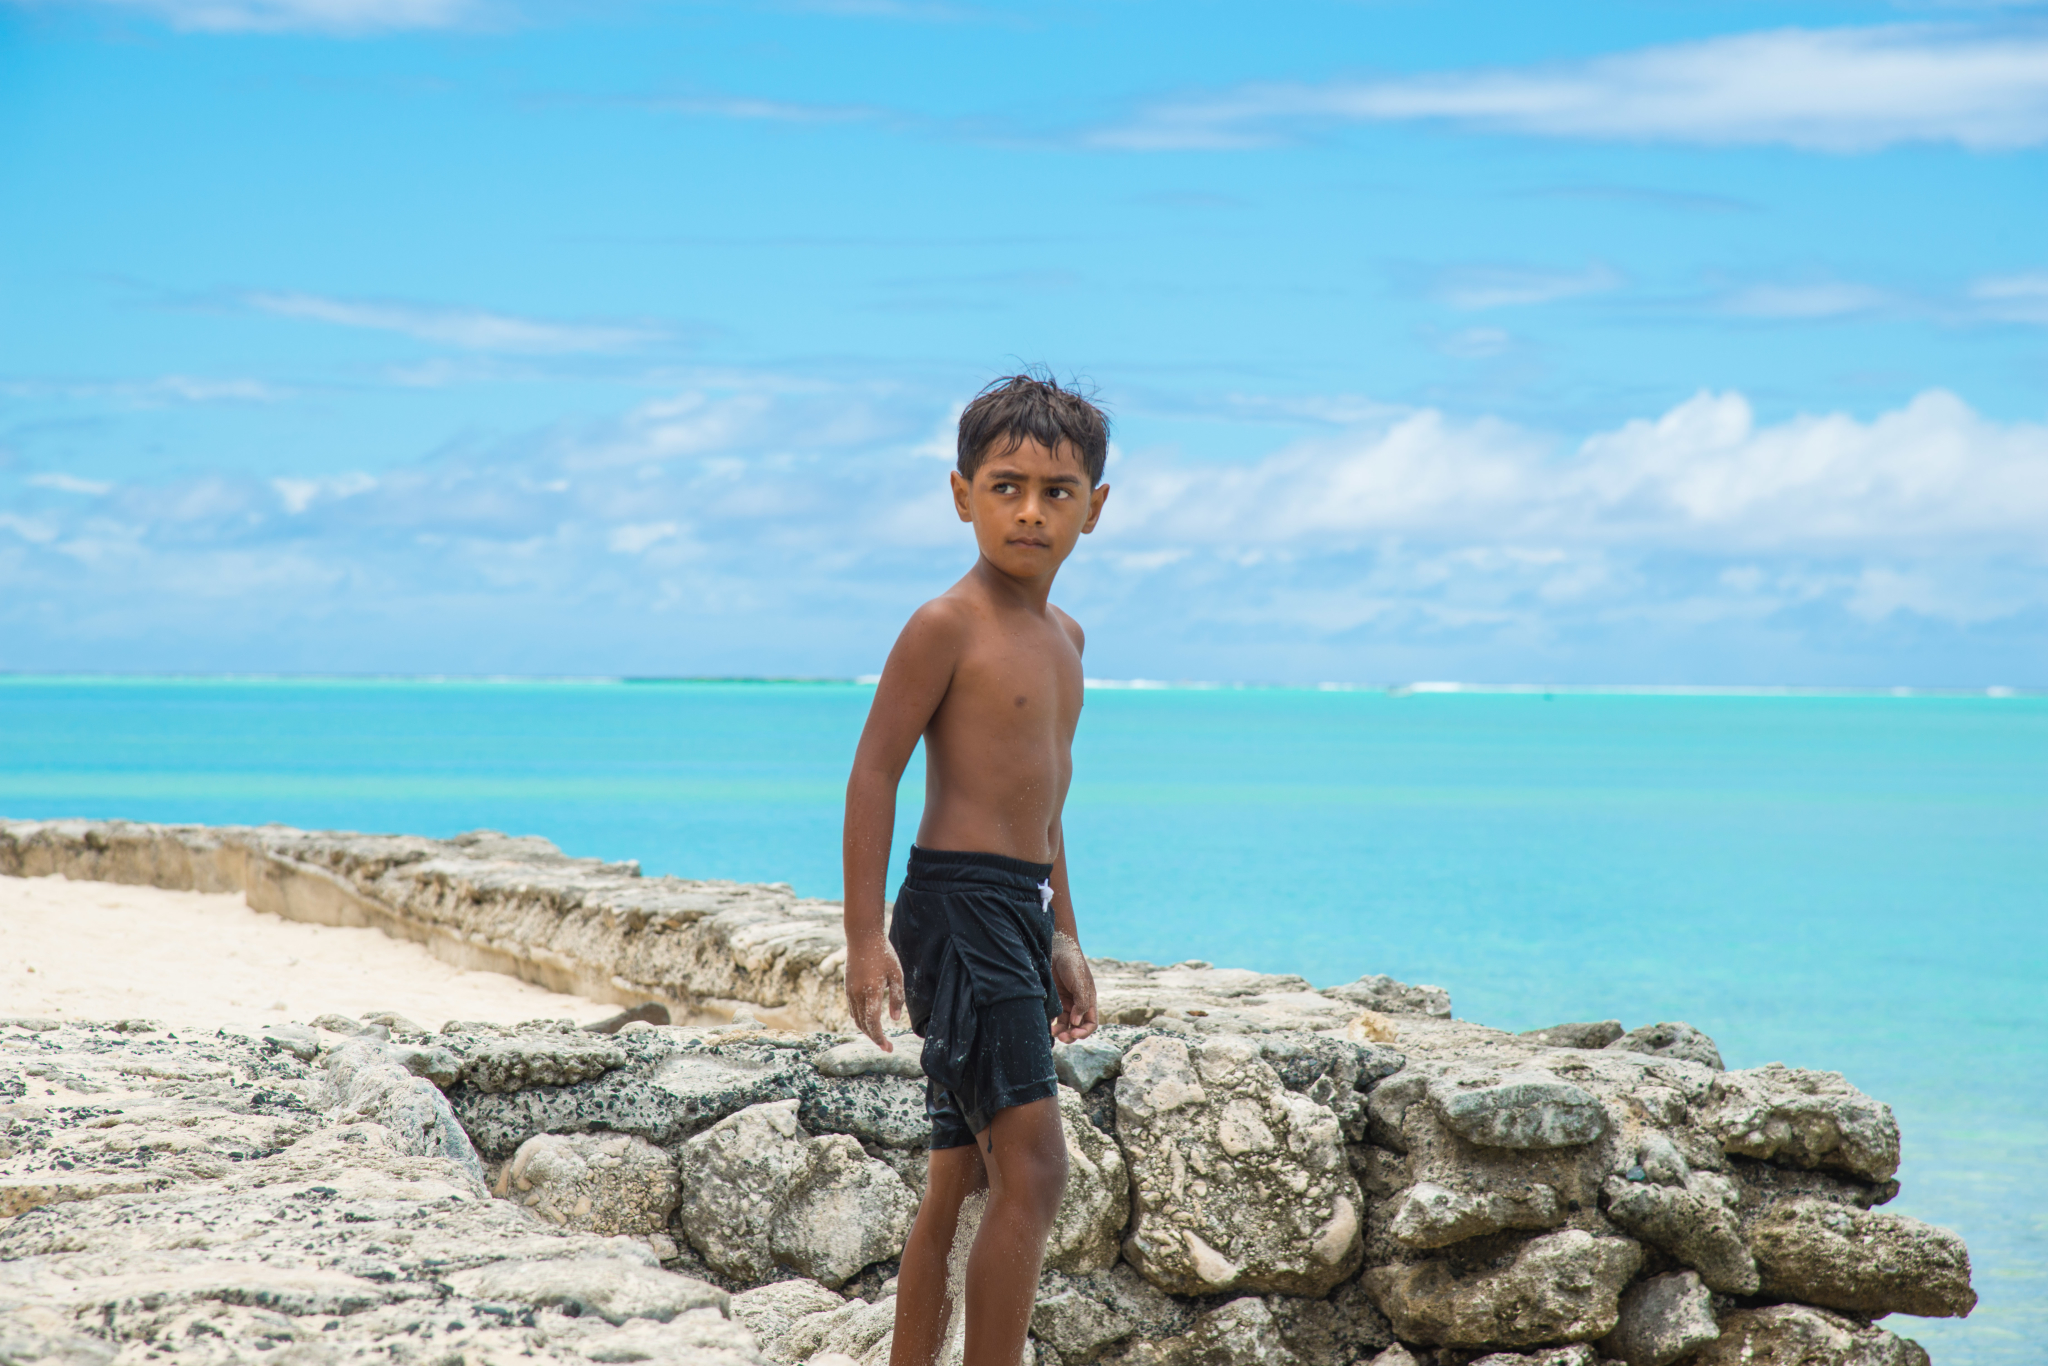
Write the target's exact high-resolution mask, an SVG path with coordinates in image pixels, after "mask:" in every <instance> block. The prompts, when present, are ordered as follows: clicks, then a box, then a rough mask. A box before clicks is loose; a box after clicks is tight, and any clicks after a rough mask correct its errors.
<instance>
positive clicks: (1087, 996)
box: [1052, 824, 1096, 1043]
mask: <svg viewBox="0 0 2048 1366" xmlns="http://www.w3.org/2000/svg"><path fill="white" fill-rule="evenodd" d="M1052 834H1053V841H1054V843H1053V851H1054V852H1053V858H1052V980H1053V985H1054V986H1056V987H1058V988H1059V993H1060V1015H1059V1018H1058V1019H1056V1020H1054V1021H1053V1022H1052V1032H1053V1037H1054V1038H1056V1039H1058V1040H1059V1041H1060V1042H1061V1043H1072V1042H1074V1041H1075V1040H1076V1039H1085V1038H1087V1037H1088V1036H1089V1035H1090V1034H1093V1033H1094V1032H1095V1025H1096V1014H1095V974H1094V973H1093V972H1091V971H1090V970H1089V968H1088V955H1086V954H1084V953H1082V952H1081V933H1080V930H1079V929H1078V927H1077V926H1076V923H1075V920H1074V898H1073V895H1072V894H1071V893H1070V892H1069V891H1068V890H1067V841H1066V837H1065V833H1064V832H1063V831H1062V830H1061V829H1060V827H1059V826H1058V825H1057V824H1055V825H1054V826H1053V831H1052Z"/></svg>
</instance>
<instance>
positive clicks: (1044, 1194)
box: [1003, 1124, 1067, 1222]
mask: <svg viewBox="0 0 2048 1366" xmlns="http://www.w3.org/2000/svg"><path fill="white" fill-rule="evenodd" d="M1034 1137H1035V1139H1036V1141H1034V1142H1030V1143H1018V1144H1014V1145H1013V1146H1012V1150H1011V1151H1010V1152H1009V1153H1006V1154H1004V1155H1003V1177H1004V1181H1005V1184H1006V1185H1009V1186H1011V1187H1012V1188H1013V1189H1014V1190H1015V1191H1016V1193H1017V1195H1018V1196H1020V1197H1022V1198H1023V1199H1024V1200H1025V1201H1027V1202H1028V1203H1029V1204H1030V1205H1032V1206H1033V1207H1034V1208H1035V1209H1036V1210H1037V1211H1038V1213H1039V1214H1040V1215H1041V1216H1042V1217H1043V1218H1044V1219H1045V1220H1046V1221H1047V1222H1050V1221H1051V1220H1052V1218H1053V1216H1054V1215H1056V1214H1058V1213H1059V1208H1060V1200H1061V1199H1062V1198H1063V1197H1064V1196H1065V1195H1066V1193H1067V1140H1066V1135H1065V1134H1064V1133H1062V1132H1061V1131H1060V1129H1059V1126H1058V1125H1057V1124H1054V1125H1053V1126H1052V1131H1051V1133H1050V1135H1036V1136H1034Z"/></svg>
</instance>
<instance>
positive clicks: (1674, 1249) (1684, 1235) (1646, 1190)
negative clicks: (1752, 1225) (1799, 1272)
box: [1603, 1172, 1758, 1295]
mask: <svg viewBox="0 0 2048 1366" xmlns="http://www.w3.org/2000/svg"><path fill="white" fill-rule="evenodd" d="M1603 1197H1604V1204H1605V1208H1606V1210H1607V1217H1608V1218H1609V1219H1610V1220H1612V1221H1613V1223H1614V1226H1615V1227H1616V1228H1619V1229H1621V1230H1622V1231H1623V1232H1625V1233H1629V1234H1631V1235H1633V1236H1635V1237H1637V1238H1640V1239H1642V1240H1643V1241H1644V1242H1646V1243H1651V1244H1653V1245H1655V1246H1657V1247H1660V1248H1663V1249H1664V1250H1665V1251H1666V1252H1668V1253H1670V1254H1671V1255H1672V1256H1673V1257H1675V1258H1677V1259H1678V1260H1679V1262H1681V1263H1683V1264H1684V1265H1686V1266H1689V1267H1691V1268H1692V1269H1693V1270H1695V1271H1697V1272H1699V1274H1700V1279H1701V1280H1702V1281H1704V1282H1706V1285H1707V1288H1708V1289H1709V1290H1718V1291H1720V1292H1722V1293H1723V1294H1728V1295H1753V1294H1755V1293H1756V1291H1757V1281H1758V1277H1757V1269H1756V1259H1755V1258H1754V1257H1752V1256H1751V1255H1750V1251H1749V1247H1748V1245H1747V1244H1746V1243H1745V1242H1744V1241H1743V1237H1742V1229H1741V1226H1740V1225H1739V1224H1738V1223H1737V1222H1736V1218H1735V1205H1736V1199H1737V1197H1736V1194H1735V1187H1734V1184H1733V1183H1732V1182H1730V1181H1729V1180H1728V1179H1727V1178H1726V1177H1724V1176H1721V1175H1719V1174H1717V1173H1714V1172H1688V1173H1687V1174H1686V1176H1685V1182H1684V1184H1682V1185H1668V1186H1667V1185H1659V1184H1656V1183H1653V1182H1649V1181H1631V1180H1629V1179H1628V1178H1627V1177H1621V1176H1610V1177H1608V1178H1607V1185H1606V1188H1605V1190H1604V1191H1603Z"/></svg>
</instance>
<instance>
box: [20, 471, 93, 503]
mask: <svg viewBox="0 0 2048 1366" xmlns="http://www.w3.org/2000/svg"><path fill="white" fill-rule="evenodd" d="M28 483H29V485H30V486H31V487H32V488H39V489H56V490H57V491H58V492H59V493H83V494H88V495H90V496H93V497H98V496H99V495H100V494H102V493H106V492H108V491H109V490H111V489H112V488H113V487H114V486H113V485H112V484H109V483H108V482H107V481H106V480H104V479H81V478H79V477H78V476H77V475H75V474H59V473H56V472H54V471H52V472H50V473H47V474H31V475H30V476H29V477H28Z"/></svg>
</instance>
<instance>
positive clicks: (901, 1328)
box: [889, 1144, 988, 1366]
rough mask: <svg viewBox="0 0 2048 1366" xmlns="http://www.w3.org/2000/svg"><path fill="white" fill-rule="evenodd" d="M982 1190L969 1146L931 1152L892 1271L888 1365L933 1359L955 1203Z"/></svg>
mask: <svg viewBox="0 0 2048 1366" xmlns="http://www.w3.org/2000/svg"><path fill="white" fill-rule="evenodd" d="M987 1188H988V1171H987V1169H986V1168H985V1167H983V1165H982V1161H981V1153H980V1151H979V1150H978V1149H976V1148H975V1147H974V1145H972V1144H969V1145H968V1146H966V1147H964V1148H934V1149H932V1153H931V1157H930V1159H929V1165H928V1166H927V1168H926V1176H925V1185H924V1200H923V1202H922V1203H920V1204H919V1205H918V1207H917V1222H916V1223H915V1224H914V1225H912V1226H911V1230H910V1241H909V1242H907V1243H905V1244H904V1245H903V1261H902V1263H901V1265H900V1266H899V1268H898V1270H897V1273H896V1275H897V1284H896V1339H895V1341H894V1342H893V1343H892V1344H891V1345H890V1347H889V1366H932V1363H933V1362H934V1361H937V1360H938V1357H939V1347H940V1346H941V1345H942V1344H943V1343H944V1341H945V1337H946V1323H947V1319H948V1316H949V1312H950V1310H951V1308H952V1306H951V1305H950V1304H949V1303H948V1302H947V1300H946V1289H947V1287H946V1261H947V1258H948V1257H950V1256H951V1255H952V1252H953V1234H954V1231H955V1230H956V1229H958V1228H959V1226H960V1203H961V1202H962V1201H963V1200H965V1199H966V1198H967V1197H968V1196H970V1195H973V1194H974V1193H975V1192H976V1191H981V1190H986V1189H987Z"/></svg>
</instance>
